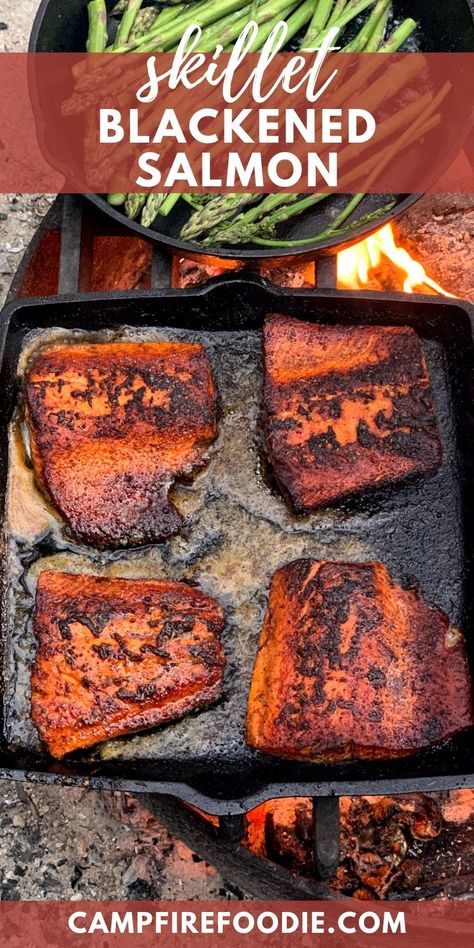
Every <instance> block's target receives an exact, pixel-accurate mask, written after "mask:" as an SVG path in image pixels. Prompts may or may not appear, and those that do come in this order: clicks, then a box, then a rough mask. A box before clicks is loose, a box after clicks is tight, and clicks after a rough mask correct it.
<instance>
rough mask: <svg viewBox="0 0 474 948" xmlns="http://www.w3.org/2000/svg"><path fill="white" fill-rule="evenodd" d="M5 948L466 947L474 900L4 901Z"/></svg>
mask: <svg viewBox="0 0 474 948" xmlns="http://www.w3.org/2000/svg"><path fill="white" fill-rule="evenodd" d="M0 935H1V943H2V945H5V946H8V948H17V946H18V948H20V946H21V948H23V946H25V945H27V946H28V948H56V946H57V948H64V946H69V945H71V946H76V945H77V946H80V945H87V946H92V948H106V946H108V948H110V946H111V945H120V946H122V948H131V946H134V945H140V946H142V948H149V946H152V945H153V946H156V945H157V944H160V942H161V943H163V944H166V946H167V948H188V946H190V945H196V946H199V948H215V946H216V945H219V944H222V946H225V948H246V946H249V948H250V946H252V948H253V946H254V945H256V946H258V948H264V946H268V948H283V946H287V948H297V946H298V948H299V946H301V948H306V946H310V945H318V946H321V948H325V946H330V948H339V946H342V945H353V946H354V948H359V946H360V948H365V946H369V945H376V946H377V948H380V946H381V945H384V946H387V948H396V946H403V948H428V946H429V948H445V946H446V945H447V944H453V945H455V946H456V948H468V946H469V948H471V946H472V944H473V939H474V904H473V903H472V902H448V901H442V902H441V901H440V902H416V903H413V902H365V901H364V902H361V901H354V900H353V901H349V900H347V901H345V900H344V901H334V902H230V903H229V902H2V903H0Z"/></svg>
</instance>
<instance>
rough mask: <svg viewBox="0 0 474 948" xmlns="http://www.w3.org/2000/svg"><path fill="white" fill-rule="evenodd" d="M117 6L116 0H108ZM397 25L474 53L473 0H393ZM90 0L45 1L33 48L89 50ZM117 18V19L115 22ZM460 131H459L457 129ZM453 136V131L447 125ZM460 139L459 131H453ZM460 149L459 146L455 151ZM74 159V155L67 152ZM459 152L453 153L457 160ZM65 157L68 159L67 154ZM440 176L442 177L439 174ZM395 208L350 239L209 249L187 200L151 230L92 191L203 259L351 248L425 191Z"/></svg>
mask: <svg viewBox="0 0 474 948" xmlns="http://www.w3.org/2000/svg"><path fill="white" fill-rule="evenodd" d="M107 6H108V8H109V10H111V9H112V8H113V6H114V0H107ZM392 6H393V24H392V25H393V26H394V27H395V26H397V25H398V24H399V23H400V22H401V21H402V20H403V19H404V18H405V17H413V18H414V19H415V20H416V21H417V22H418V29H417V31H416V33H415V34H413V36H412V37H411V38H410V40H409V41H408V48H409V49H410V50H412V51H416V50H419V51H422V52H471V51H472V50H473V49H474V23H473V18H472V14H471V10H470V7H469V3H468V0H446V2H444V0H443V2H437V3H435V4H428V3H426V0H393V4H392ZM86 7H87V0H43V2H42V4H41V6H40V7H39V10H38V13H37V16H36V20H35V23H34V26H33V31H32V34H31V40H30V49H31V50H35V51H37V52H51V51H57V52H76V51H82V50H84V49H85V44H86V37H87V10H86ZM114 22H116V21H114ZM359 27H360V22H359V21H358V20H355V21H354V24H353V26H352V27H351V28H349V33H348V38H349V39H350V38H352V35H351V29H352V30H353V32H357V30H358V29H359ZM456 134H457V133H456ZM446 135H447V140H449V139H450V130H449V128H447V129H446ZM453 137H454V132H453ZM44 145H45V147H46V148H47V149H48V150H49V151H50V153H51V154H52V155H53V156H54V160H55V161H58V160H59V161H60V160H61V142H60V141H59V142H58V141H52V142H48V141H45V142H44ZM455 150H456V149H455V148H454V151H455ZM67 157H68V156H67ZM454 157H455V154H454V153H453V159H454ZM65 160H67V159H66V158H65ZM435 177H436V176H435ZM395 197H396V203H395V206H394V207H393V208H392V209H391V210H390V211H389V212H388V213H386V214H384V215H382V216H380V217H378V218H377V219H376V220H375V222H371V223H365V224H363V225H361V226H359V227H357V228H354V229H353V230H351V231H350V232H349V233H348V234H346V235H344V237H341V236H339V237H333V238H331V239H329V240H326V241H320V242H316V243H308V245H306V246H304V247H303V248H294V247H288V248H280V247H279V248H278V249H272V248H261V247H258V248H257V247H256V246H253V247H252V246H251V245H242V246H237V247H227V248H225V247H224V248H222V247H207V248H200V246H199V244H196V243H190V242H188V241H183V240H181V239H180V237H179V234H180V231H181V228H182V226H183V224H184V223H185V221H186V217H187V216H188V209H186V206H185V204H184V202H183V201H181V202H179V204H178V205H177V207H176V209H175V210H174V211H173V212H172V213H171V214H170V215H169V217H167V218H164V217H158V218H157V220H156V221H155V223H154V224H153V225H152V227H151V228H144V227H142V225H141V224H140V223H137V222H136V221H130V220H128V218H127V217H126V216H125V214H123V213H122V211H121V210H120V209H117V208H113V207H111V206H110V205H109V204H108V203H107V201H106V199H105V197H103V196H102V195H93V194H90V195H87V198H88V199H89V200H90V201H92V203H93V204H94V205H95V206H96V207H97V208H98V209H99V210H100V211H101V212H103V213H105V214H107V215H108V216H109V217H110V218H112V219H113V220H114V221H115V222H117V223H121V224H125V225H126V226H127V227H128V228H129V229H130V230H132V231H133V232H134V233H136V234H138V235H140V236H141V237H145V238H147V239H149V240H152V241H154V242H155V243H157V244H159V245H160V246H162V247H168V248H170V249H171V250H173V251H175V252H178V251H181V252H183V253H185V254H186V256H188V257H194V258H196V257H199V256H200V255H201V254H202V253H205V254H206V255H214V256H219V257H222V258H230V259H232V258H238V259H246V260H258V259H268V258H272V259H277V258H286V259H287V260H288V259H294V258H296V257H299V258H300V259H301V258H303V259H304V258H313V257H314V256H315V254H324V253H326V254H327V253H333V252H335V251H336V250H339V249H341V247H343V246H348V245H350V244H352V243H354V242H356V241H358V240H360V239H361V238H362V237H364V236H367V234H369V233H371V232H373V231H374V230H377V229H378V228H379V227H381V226H382V225H383V224H385V223H387V222H388V221H389V220H393V219H395V218H396V217H397V216H399V215H400V214H402V213H403V212H404V211H405V210H406V209H407V208H408V207H410V205H412V204H413V203H414V202H415V201H416V200H417V199H418V198H419V197H420V195H416V194H401V195H397V196H395ZM393 198H394V195H373V194H369V195H367V196H366V197H365V198H364V200H363V202H362V203H361V204H360V205H359V208H358V211H357V217H359V216H360V217H362V216H366V215H370V214H371V213H372V212H373V211H374V210H377V209H380V208H383V207H384V206H385V205H386V204H387V203H389V202H390V201H391V200H392V199H393ZM346 200H347V198H345V197H344V195H334V196H333V197H332V198H331V199H329V200H328V201H324V202H323V203H322V204H321V205H318V206H317V207H315V208H313V209H310V210H308V211H307V212H305V213H304V214H303V215H301V216H300V217H298V218H295V219H294V220H290V221H286V222H285V223H284V224H281V225H279V229H278V233H277V236H278V238H279V239H283V240H299V239H306V238H309V237H311V236H312V235H313V234H317V233H318V232H320V231H321V230H323V228H324V227H325V226H326V224H327V223H328V222H329V221H330V220H332V219H333V214H334V213H338V211H339V210H341V209H342V207H343V206H344V204H345V202H346Z"/></svg>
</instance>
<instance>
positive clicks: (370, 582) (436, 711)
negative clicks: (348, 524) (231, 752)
mask: <svg viewBox="0 0 474 948" xmlns="http://www.w3.org/2000/svg"><path fill="white" fill-rule="evenodd" d="M472 724H473V709H472V686H471V679H470V674H469V669H468V664H467V658H466V649H465V642H464V639H463V636H462V635H461V633H460V632H459V631H457V630H455V629H453V628H451V627H450V623H449V619H448V617H447V615H445V613H444V612H442V611H441V610H440V609H438V608H436V607H433V606H430V605H427V604H426V603H425V602H424V601H423V599H422V598H421V597H420V595H419V593H418V592H417V591H416V590H414V589H403V588H401V587H400V586H398V585H397V584H396V583H395V582H394V581H393V580H392V579H391V577H390V573H389V571H388V569H387V567H386V566H384V565H383V564H382V563H332V562H325V561H318V560H309V559H301V560H295V561H294V562H292V563H289V564H287V565H286V566H284V567H282V568H281V569H279V570H277V572H276V573H275V574H274V576H273V580H272V583H271V587H270V596H269V602H268V609H267V613H266V616H265V620H264V625H263V630H262V635H261V640H260V646H259V649H258V653H257V657H256V661H255V667H254V672H253V678H252V684H251V689H250V697H249V703H248V710H247V742H248V743H249V744H250V745H252V746H253V747H256V748H258V749H259V750H261V751H264V752H265V753H268V754H275V755H277V756H278V757H288V758H295V759H299V760H312V761H328V762H332V761H340V760H349V759H351V758H376V757H381V758H390V757H400V756H404V755H407V754H412V753H414V752H416V751H418V750H421V749H422V748H426V747H429V746H431V745H434V744H437V743H439V742H441V741H444V740H446V739H447V738H449V737H451V736H452V735H453V734H454V733H455V732H457V731H461V730H463V729H464V728H467V727H468V726H470V725H472Z"/></svg>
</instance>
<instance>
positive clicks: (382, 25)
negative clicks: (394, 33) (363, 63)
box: [365, 3, 391, 53]
mask: <svg viewBox="0 0 474 948" xmlns="http://www.w3.org/2000/svg"><path fill="white" fill-rule="evenodd" d="M390 10H391V4H390V3H389V4H387V9H386V10H385V13H383V14H382V16H381V17H380V18H379V19H378V21H377V23H376V24H375V26H374V28H373V30H372V33H371V35H370V36H369V39H368V40H367V43H366V44H365V52H366V53H376V52H378V50H379V48H380V46H381V45H382V43H383V41H384V36H385V30H386V29H387V20H388V18H389V16H390Z"/></svg>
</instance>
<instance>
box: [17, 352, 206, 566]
mask: <svg viewBox="0 0 474 948" xmlns="http://www.w3.org/2000/svg"><path fill="white" fill-rule="evenodd" d="M26 406H27V416H28V419H29V424H30V432H31V452H32V460H33V464H34V468H35V472H36V476H37V479H38V481H39V483H40V485H41V486H42V488H43V490H44V491H45V493H46V494H47V496H48V497H49V499H50V501H51V503H52V504H53V506H54V507H55V508H56V509H57V510H58V511H59V513H60V514H61V516H62V517H63V518H64V520H65V521H66V524H67V525H68V528H69V531H70V533H71V534H72V535H73V536H74V537H75V538H76V539H78V540H80V541H81V542H86V543H89V544H91V545H93V546H98V547H109V548H114V547H116V548H117V547H127V546H139V545H142V544H145V543H153V542H155V541H158V540H161V539H163V538H165V537H167V536H169V535H171V534H173V533H176V532H177V531H178V530H179V528H180V524H181V517H180V515H179V513H178V511H177V509H176V507H175V506H174V505H173V504H172V503H171V502H170V500H169V499H168V491H169V489H170V486H171V484H172V482H173V480H174V479H175V478H176V477H179V476H189V475H190V474H191V473H192V472H193V470H194V469H196V468H199V467H201V466H202V465H203V463H205V450H206V448H207V447H208V445H209V444H210V443H211V442H212V440H213V439H214V438H215V435H216V426H217V421H216V414H217V412H216V393H215V389H214V383H213V379H212V373H211V368H210V364H209V360H208V357H207V354H206V351H205V349H204V348H203V346H201V345H200V344H194V343H184V342H143V343H131V342H130V343H129V342H114V343H98V344H92V345H68V346H66V345H54V346H49V347H48V348H45V349H42V350H41V351H40V352H39V354H38V355H37V356H36V357H35V359H34V361H33V363H32V365H31V367H30V370H29V373H28V377H27V382H26Z"/></svg>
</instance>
